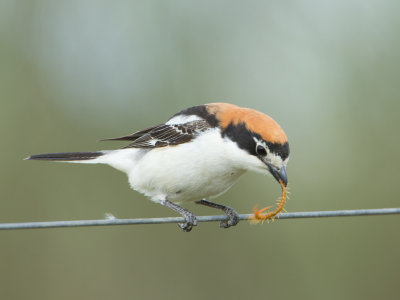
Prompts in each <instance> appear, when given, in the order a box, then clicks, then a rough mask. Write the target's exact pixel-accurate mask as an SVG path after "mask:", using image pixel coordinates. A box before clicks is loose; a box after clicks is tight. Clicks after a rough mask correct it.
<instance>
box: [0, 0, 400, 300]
mask: <svg viewBox="0 0 400 300" xmlns="http://www.w3.org/2000/svg"><path fill="white" fill-rule="evenodd" d="M399 9H400V4H399V2H398V1H373V0H367V1H208V0H206V1H200V2H199V1H182V0H175V1H153V0H151V1H112V2H111V1H104V0H103V1H77V0H74V1H48V0H47V1H46V0H43V1H33V0H32V1H22V0H18V1H12V0H10V1H7V0H2V1H0V65H1V68H0V99H1V100H0V135H1V138H2V142H1V143H0V151H1V156H0V163H1V166H2V167H1V169H0V193H1V196H0V197H1V201H0V222H22V221H42V220H70V219H92V218H93V219H95V218H101V217H103V215H104V213H105V212H111V213H113V214H114V215H116V216H117V217H120V218H128V217H132V218H135V217H155V216H167V215H168V216H172V215H173V213H171V211H169V210H168V209H165V208H163V207H161V206H159V205H156V204H154V203H151V202H150V201H147V200H146V199H145V197H143V196H142V195H140V194H138V193H136V192H134V191H131V190H130V189H129V186H128V184H127V179H126V178H125V175H124V174H122V173H118V172H116V171H115V170H112V169H111V168H107V167H104V166H81V165H65V164H50V163H38V162H26V161H22V158H24V157H26V156H27V155H29V154H34V153H43V152H57V151H79V150H82V151H86V150H98V149H105V148H106V149H107V148H117V147H122V146H123V145H124V144H123V143H122V144H121V143H112V142H109V143H97V142H96V140H99V139H101V138H106V137H112V136H119V135H123V134H127V133H131V132H133V131H135V130H139V129H142V128H143V127H146V126H150V125H153V124H155V123H159V122H162V121H163V120H166V119H167V118H168V117H169V116H171V115H172V114H173V113H175V112H176V111H178V110H180V109H183V108H186V107H189V106H192V105H196V104H202V103H207V102H212V101H227V102H231V103H235V104H238V105H241V106H247V107H252V108H255V109H258V110H261V111H263V112H265V113H268V114H269V115H271V116H272V117H274V118H275V119H276V120H277V121H278V122H279V123H280V124H281V125H282V127H283V128H284V129H285V131H286V132H287V134H288V136H289V139H290V145H291V149H292V154H291V161H290V163H289V167H288V174H289V182H290V187H291V192H292V194H291V200H290V201H289V202H288V205H287V209H288V210H289V211H308V210H331V209H357V208H380V207H399V206H400V201H399V198H398V196H396V193H397V188H396V186H397V184H398V182H397V181H398V179H399V176H398V168H399V166H400V161H399V160H400V159H399V156H398V153H399V151H400V137H399V133H398V131H399V128H400V118H399V110H400V101H399V96H400V85H399V76H400V71H399V70H400V52H399V50H398V49H399V48H400V35H399V30H400V19H399V18H398V15H399V12H400V11H399ZM278 195H279V186H278V185H276V183H275V182H274V181H273V180H272V179H271V178H270V177H263V176H259V175H257V174H247V175H245V176H244V177H243V178H242V179H241V180H240V181H239V182H238V183H237V184H236V185H235V186H234V187H233V188H232V189H231V190H230V191H229V192H227V193H226V194H225V195H223V196H221V197H220V198H219V201H220V202H221V203H229V205H231V206H233V207H235V208H237V209H238V210H239V211H240V212H241V213H248V212H249V211H251V209H252V207H253V205H255V204H259V205H260V206H261V205H266V204H268V203H273V201H274V199H275V198H277V197H278ZM188 208H189V209H191V210H192V211H194V212H196V213H197V214H210V213H215V212H214V211H210V210H209V209H207V208H203V207H196V206H195V205H191V204H189V205H188ZM399 225H400V219H399V217H398V216H385V217H362V218H346V219H323V220H322V219H321V220H285V221H284V220H281V221H277V222H274V223H272V224H264V225H258V226H253V225H250V224H247V223H246V222H242V223H241V224H240V225H239V226H237V227H236V228H233V229H229V230H221V229H219V228H218V225H217V224H215V223H213V224H200V226H198V227H197V228H195V229H194V230H193V231H192V232H191V233H190V234H184V233H182V232H181V231H180V230H179V229H178V228H177V227H175V226H174V225H158V226H156V225H154V226H150V225H149V226H127V227H113V228H107V227H102V228H76V229H46V230H32V231H29V230H21V231H4V232H0V237H1V241H2V246H1V248H0V255H1V257H2V259H1V260H0V268H1V270H2V272H1V273H0V290H1V295H2V298H4V299H71V298H75V299H99V300H100V299H110V298H130V299H153V298H163V299H183V298H190V299H205V298H211V299H217V298H222V299H225V298H231V299H240V298H246V299H250V298H255V297H257V298H269V297H270V298H276V299H377V298H385V299H398V282H399V279H400V258H399V248H400V237H399V234H398V228H399Z"/></svg>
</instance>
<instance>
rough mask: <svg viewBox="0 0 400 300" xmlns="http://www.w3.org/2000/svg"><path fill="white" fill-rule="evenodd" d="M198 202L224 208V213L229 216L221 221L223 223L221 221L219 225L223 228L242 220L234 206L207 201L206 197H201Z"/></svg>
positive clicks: (220, 208)
mask: <svg viewBox="0 0 400 300" xmlns="http://www.w3.org/2000/svg"><path fill="white" fill-rule="evenodd" d="M196 203H197V204H201V205H205V206H208V207H212V208H216V209H219V210H222V211H223V212H224V214H225V215H227V216H228V220H223V221H221V223H219V227H221V228H229V227H231V226H235V225H236V224H237V223H239V220H240V217H239V214H238V213H237V212H236V210H234V209H233V208H232V207H229V206H225V205H222V204H218V203H214V202H211V201H207V200H206V199H201V200H199V201H196Z"/></svg>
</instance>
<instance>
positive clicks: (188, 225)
mask: <svg viewBox="0 0 400 300" xmlns="http://www.w3.org/2000/svg"><path fill="white" fill-rule="evenodd" d="M184 218H185V220H186V222H185V223H179V224H178V226H179V228H181V229H182V230H183V231H184V232H189V231H191V230H192V228H193V226H197V218H196V216H195V215H194V214H191V213H190V214H185V215H184Z"/></svg>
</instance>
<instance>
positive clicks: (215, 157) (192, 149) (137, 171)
mask: <svg viewBox="0 0 400 300" xmlns="http://www.w3.org/2000/svg"><path fill="white" fill-rule="evenodd" d="M106 140H117V141H118V140H126V141H130V144H129V145H128V146H126V147H124V148H122V149H117V150H103V151H96V152H68V153H49V154H37V155H32V156H29V157H28V158H26V159H30V160H48V161H62V162H72V163H85V164H107V165H110V166H112V167H114V168H116V169H118V170H121V171H122V172H125V173H126V174H127V175H128V178H129V183H130V185H131V187H132V188H133V189H134V190H136V191H138V192H140V193H142V194H144V195H146V196H148V197H150V199H151V200H153V201H154V202H157V203H160V204H162V205H164V206H167V207H169V208H171V209H173V210H174V211H176V212H178V213H180V214H181V215H182V216H183V217H184V218H185V223H182V224H179V226H180V228H182V229H183V230H184V231H187V232H188V231H190V230H191V229H192V227H193V226H196V225H197V220H196V216H195V215H194V214H193V213H191V212H190V211H188V210H187V209H185V208H182V207H181V206H179V205H178V204H179V203H182V202H187V201H195V202H196V203H198V204H202V205H206V206H209V207H213V208H217V209H219V210H222V211H223V212H224V213H225V214H226V215H227V216H228V217H229V218H228V220H226V221H222V222H221V224H220V225H221V227H223V228H228V227H230V226H234V225H236V224H237V223H238V222H239V215H238V213H237V212H236V211H235V210H234V209H232V208H230V207H228V206H224V205H221V204H216V203H213V202H210V201H207V200H205V198H213V197H216V196H218V195H220V194H222V193H224V192H226V191H227V190H228V189H229V188H230V187H231V186H232V185H233V184H234V183H235V182H236V180H237V179H238V178H239V177H240V176H241V175H242V174H243V173H244V172H246V171H248V170H250V171H255V172H258V173H263V174H265V173H268V172H269V173H271V174H272V176H273V177H274V178H275V179H276V180H277V181H278V182H281V183H282V184H284V185H285V186H286V185H287V175H286V165H287V162H288V160H289V144H288V140H287V137H286V134H285V133H284V131H283V130H282V129H281V127H280V126H279V125H278V123H276V122H275V121H274V120H273V119H272V118H271V117H269V116H267V115H265V114H263V113H261V112H258V111H256V110H253V109H249V108H241V107H239V106H236V105H232V104H228V103H210V104H204V105H199V106H194V107H190V108H187V109H185V110H182V111H181V112H179V113H177V114H175V115H173V116H172V117H171V118H170V119H168V121H167V122H165V123H163V124H160V125H156V126H153V127H150V128H147V129H144V130H141V131H138V132H135V133H133V134H130V135H127V136H122V137H118V138H111V139H106Z"/></svg>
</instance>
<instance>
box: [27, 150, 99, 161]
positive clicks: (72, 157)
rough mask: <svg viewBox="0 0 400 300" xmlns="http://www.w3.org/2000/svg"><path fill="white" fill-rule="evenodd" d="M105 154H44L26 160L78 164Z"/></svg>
mask: <svg viewBox="0 0 400 300" xmlns="http://www.w3.org/2000/svg"><path fill="white" fill-rule="evenodd" d="M104 154H105V152H103V151H97V152H61V153H46V154H35V155H31V156H29V157H27V158H25V159H26V160H49V161H69V162H74V161H76V162H78V161H85V160H92V159H95V158H98V157H99V156H102V155H104Z"/></svg>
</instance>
